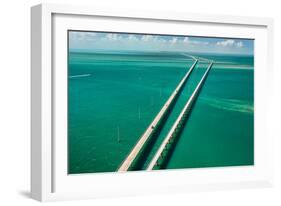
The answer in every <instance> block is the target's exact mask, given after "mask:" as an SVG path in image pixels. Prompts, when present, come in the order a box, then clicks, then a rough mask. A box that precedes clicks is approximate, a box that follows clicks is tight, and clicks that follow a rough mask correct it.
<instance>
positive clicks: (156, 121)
mask: <svg viewBox="0 0 281 206" xmlns="http://www.w3.org/2000/svg"><path fill="white" fill-rule="evenodd" d="M197 62H198V60H197V59H195V62H194V63H193V64H192V66H191V67H190V69H189V70H188V71H187V73H186V74H185V76H184V77H183V78H182V80H181V81H180V83H179V84H178V86H177V87H176V89H175V90H174V91H173V93H172V94H171V96H170V97H169V99H168V100H167V102H166V103H165V104H164V106H163V107H162V109H161V110H160V112H159V113H158V114H157V115H156V117H155V118H154V120H153V121H152V122H151V124H150V125H149V127H148V128H147V129H146V131H145V132H144V133H143V135H142V136H141V137H140V139H139V140H138V142H137V144H136V145H135V146H134V148H133V149H132V151H131V152H130V154H129V155H128V156H127V158H126V159H125V160H124V162H123V163H122V165H121V166H120V167H119V169H118V172H124V171H127V170H128V169H129V168H130V167H131V165H132V163H133V162H134V160H135V159H136V157H137V156H138V154H139V152H140V151H141V149H142V148H143V147H144V145H145V143H146V142H147V140H148V139H149V138H150V137H151V135H152V134H153V132H154V129H155V128H156V127H157V126H158V124H159V122H160V120H161V119H162V117H163V116H164V115H165V114H166V112H167V111H168V109H169V107H170V106H171V104H172V103H173V101H174V99H175V98H176V97H177V95H178V94H179V93H180V91H181V88H182V87H183V85H184V83H185V82H186V80H187V79H188V77H189V75H190V74H191V72H192V70H193V68H194V67H195V65H196V64H197Z"/></svg>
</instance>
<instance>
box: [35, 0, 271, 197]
mask: <svg viewBox="0 0 281 206" xmlns="http://www.w3.org/2000/svg"><path fill="white" fill-rule="evenodd" d="M31 14H32V17H31V25H32V29H31V40H32V45H31V47H32V115H31V116H32V132H31V133H32V137H31V138H32V151H31V163H32V168H31V171H32V174H31V177H32V178H31V180H32V181H31V194H32V197H33V198H34V199H37V200H40V201H50V200H65V199H81V198H95V197H106V196H120V195H133V194H148V193H159V192H162V193H163V192H179V191H204V190H214V189H234V188H249V187H266V186H271V185H272V170H273V169H272V135H271V134H270V132H269V129H268V124H269V120H270V115H268V108H269V106H270V98H271V97H270V92H269V91H270V90H271V89H272V86H271V83H270V82H271V79H272V75H273V72H272V71H273V70H272V44H273V42H272V28H273V23H272V20H271V19H267V18H256V17H233V16H216V15H196V14H188V13H187V14H185V13H151V12H144V11H125V10H124V11H121V10H118V11H116V10H115V11H114V10H110V9H97V8H89V7H77V6H75V7H73V6H63V5H54V4H43V5H38V6H34V7H32V9H31Z"/></svg>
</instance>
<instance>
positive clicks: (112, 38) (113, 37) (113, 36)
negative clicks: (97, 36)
mask: <svg viewBox="0 0 281 206" xmlns="http://www.w3.org/2000/svg"><path fill="white" fill-rule="evenodd" d="M106 38H107V39H108V40H110V41H116V40H121V39H122V37H121V36H120V35H118V34H115V33H109V34H107V35H106Z"/></svg>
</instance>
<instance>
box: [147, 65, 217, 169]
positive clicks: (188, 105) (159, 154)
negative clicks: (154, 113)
mask: <svg viewBox="0 0 281 206" xmlns="http://www.w3.org/2000/svg"><path fill="white" fill-rule="evenodd" d="M212 65H213V63H212V62H211V63H210V64H209V66H208V68H207V70H206V72H205V73H204V75H203V77H202V78H201V80H200V82H199V83H198V84H197V86H196V88H195V90H194V91H193V93H192V95H191V96H190V98H189V99H188V101H187V103H186V105H185V106H184V108H183V109H182V111H181V113H180V114H179V116H178V118H177V120H176V121H175V123H174V124H173V126H172V128H171V129H170V131H169V133H168V135H167V136H166V137H165V139H164V140H163V142H162V144H161V145H160V147H159V149H158V150H157V152H156V154H155V155H154V157H153V159H152V160H151V162H150V163H149V165H148V167H147V170H152V169H153V168H154V167H155V166H156V165H157V162H158V160H159V159H160V158H161V157H162V154H163V151H164V150H165V148H166V146H167V145H168V144H169V143H170V142H171V140H172V139H173V138H174V137H175V136H176V135H177V132H178V131H179V129H180V128H179V127H180V126H182V125H181V123H182V122H183V121H184V120H185V119H186V117H187V115H188V112H189V111H190V109H191V107H192V104H193V102H194V100H195V99H196V96H197V95H198V94H199V92H200V88H201V87H202V85H203V83H204V81H205V79H206V78H207V75H208V73H209V71H210V69H211V67H212Z"/></svg>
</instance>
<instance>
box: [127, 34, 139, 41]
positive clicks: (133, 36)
mask: <svg viewBox="0 0 281 206" xmlns="http://www.w3.org/2000/svg"><path fill="white" fill-rule="evenodd" d="M128 40H129V41H138V38H137V37H136V35H133V34H130V35H129V36H128Z"/></svg>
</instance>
